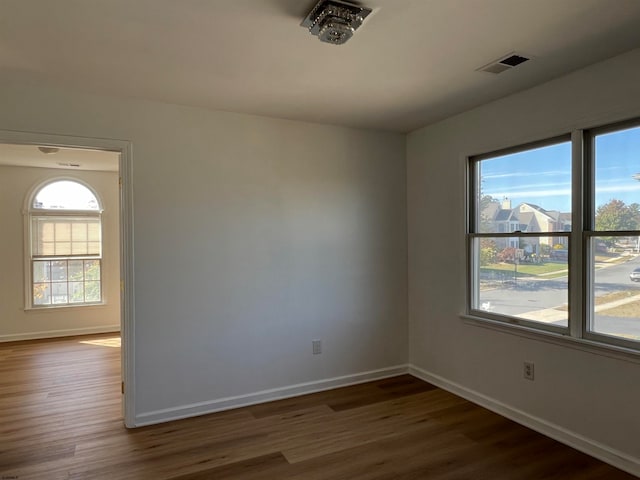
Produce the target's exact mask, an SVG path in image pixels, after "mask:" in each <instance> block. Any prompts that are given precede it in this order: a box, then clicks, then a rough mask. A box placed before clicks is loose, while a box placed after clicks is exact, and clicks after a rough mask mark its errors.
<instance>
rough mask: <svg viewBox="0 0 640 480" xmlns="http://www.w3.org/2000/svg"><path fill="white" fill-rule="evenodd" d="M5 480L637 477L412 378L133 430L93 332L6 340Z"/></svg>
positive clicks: (115, 345)
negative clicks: (47, 338)
mask: <svg viewBox="0 0 640 480" xmlns="http://www.w3.org/2000/svg"><path fill="white" fill-rule="evenodd" d="M0 478H3V479H9V478H11V479H19V480H31V479H46V480H57V479H82V480H85V479H87V480H89V479H109V480H117V479H123V480H124V479H140V480H144V479H153V480H210V479H215V480H218V479H242V480H267V479H268V480H278V479H304V480H314V479H332V480H341V479H344V480H366V479H377V480H383V479H407V480H408V479H433V480H471V479H472V480H482V479H491V480H541V479H562V480H598V479H601V480H624V479H626V480H628V479H633V478H635V477H633V476H631V475H628V474H626V473H624V472H621V471H619V470H617V469H615V468H613V467H611V466H608V465H606V464H604V463H602V462H599V461H597V460H595V459H593V458H591V457H589V456H587V455H584V454H582V453H579V452H577V451H575V450H573V449H571V448H569V447H566V446H564V445H561V444H559V443H557V442H555V441H553V440H550V439H548V438H546V437H544V436H542V435H539V434H537V433H535V432H533V431H531V430H529V429H527V428H524V427H522V426H519V425H517V424H515V423H513V422H510V421H509V420H506V419H504V418H502V417H500V416H498V415H496V414H494V413H491V412H489V411H488V410H485V409H483V408H480V407H478V406H475V405H473V404H471V403H469V402H467V401H465V400H463V399H461V398H459V397H456V396H455V395H452V394H450V393H447V392H445V391H444V390H441V389H439V388H436V387H434V386H432V385H429V384H427V383H425V382H422V381H420V380H417V379H415V378H413V377H411V376H408V375H405V376H400V377H395V378H391V379H386V380H381V381H377V382H372V383H367V384H363V385H357V386H353V387H347V388H340V389H336V390H332V391H329V392H322V393H317V394H313V395H306V396H302V397H297V398H292V399H287V400H282V401H277V402H271V403H266V404H262V405H256V406H253V407H248V408H242V409H238V410H232V411H227V412H222V413H218V414H212V415H207V416H202V417H198V418H191V419H186V420H181V421H176V422H171V423H167V424H162V425H155V426H150V427H145V428H139V429H134V430H127V429H125V428H124V426H123V424H122V417H121V405H120V348H119V341H118V338H113V337H112V336H108V335H96V336H91V337H76V338H70V339H59V340H51V341H34V342H20V343H11V344H0Z"/></svg>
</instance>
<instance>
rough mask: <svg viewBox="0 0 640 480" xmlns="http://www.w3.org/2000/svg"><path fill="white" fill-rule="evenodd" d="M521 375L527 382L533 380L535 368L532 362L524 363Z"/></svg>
mask: <svg viewBox="0 0 640 480" xmlns="http://www.w3.org/2000/svg"><path fill="white" fill-rule="evenodd" d="M523 375H524V378H526V379H527V380H531V381H533V379H534V378H535V367H534V364H533V362H524V368H523Z"/></svg>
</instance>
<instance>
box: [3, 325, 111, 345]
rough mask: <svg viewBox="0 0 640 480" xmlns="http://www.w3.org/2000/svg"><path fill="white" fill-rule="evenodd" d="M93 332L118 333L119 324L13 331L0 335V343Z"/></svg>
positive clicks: (73, 335)
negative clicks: (22, 331) (41, 330)
mask: <svg viewBox="0 0 640 480" xmlns="http://www.w3.org/2000/svg"><path fill="white" fill-rule="evenodd" d="M93 333H120V325H101V326H98V327H88V328H69V329H66V330H49V331H46V332H29V333H13V334H9V335H0V343H3V342H18V341H21V340H40V339H43V338H58V337H75V336H77V335H91V334H93Z"/></svg>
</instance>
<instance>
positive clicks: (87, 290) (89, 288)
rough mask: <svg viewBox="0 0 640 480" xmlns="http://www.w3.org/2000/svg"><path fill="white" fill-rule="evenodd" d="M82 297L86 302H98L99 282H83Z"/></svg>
mask: <svg viewBox="0 0 640 480" xmlns="http://www.w3.org/2000/svg"><path fill="white" fill-rule="evenodd" d="M84 295H85V301H86V302H99V301H100V299H101V297H100V282H85V284H84Z"/></svg>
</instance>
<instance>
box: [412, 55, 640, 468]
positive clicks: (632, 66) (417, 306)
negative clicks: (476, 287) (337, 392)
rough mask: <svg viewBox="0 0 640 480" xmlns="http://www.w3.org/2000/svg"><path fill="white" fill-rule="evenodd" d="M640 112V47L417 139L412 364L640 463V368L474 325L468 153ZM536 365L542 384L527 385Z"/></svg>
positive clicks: (421, 132) (414, 148)
mask: <svg viewBox="0 0 640 480" xmlns="http://www.w3.org/2000/svg"><path fill="white" fill-rule="evenodd" d="M639 115H640V50H635V51H633V52H630V53H628V54H626V55H623V56H620V57H617V58H614V59H611V60H608V61H606V62H603V63H600V64H596V65H594V66H592V67H589V68H587V69H584V70H580V71H577V72H575V73H573V74H571V75H568V76H566V77H563V78H560V79H557V80H555V81H552V82H549V83H547V84H544V85H541V86H539V87H537V88H534V89H531V90H528V91H526V92H522V93H520V94H516V95H512V96H510V97H507V98H504V99H502V100H500V101H497V102H494V103H491V104H488V105H485V106H483V107H480V108H477V109H475V110H472V111H469V112H467V113H464V114H461V115H458V116H456V117H453V118H450V119H448V120H446V121H443V122H440V123H438V124H436V125H433V126H430V127H427V128H424V129H422V130H419V131H416V132H413V133H411V134H410V135H409V136H408V143H407V178H408V184H407V190H408V204H409V205H408V212H409V236H408V239H409V337H410V362H411V363H412V364H413V365H415V366H416V367H418V368H420V369H422V370H423V371H425V372H427V373H428V374H431V375H435V376H438V377H439V378H441V379H443V380H444V381H446V382H449V383H451V384H455V385H457V386H459V387H460V388H461V389H463V390H467V391H468V392H471V393H474V394H477V395H479V396H484V397H486V398H488V399H489V400H490V401H493V402H494V403H495V404H503V405H505V406H506V407H508V408H510V409H513V410H514V411H519V412H520V413H522V414H523V416H526V417H529V418H532V419H536V421H539V424H540V425H542V424H544V423H547V424H549V425H550V426H551V427H552V428H553V429H557V430H558V431H562V430H566V431H568V432H570V433H571V435H573V436H574V437H575V436H576V435H577V436H582V437H584V438H585V439H586V440H587V442H591V443H592V444H594V445H596V444H600V446H601V447H602V448H603V449H605V450H607V449H609V450H611V451H612V452H614V455H615V454H616V453H622V454H624V455H627V456H629V457H632V460H633V457H635V462H636V468H637V465H638V464H640V442H639V441H638V434H639V433H640V414H639V411H638V404H639V400H640V382H639V381H638V379H640V364H639V363H638V362H637V361H636V362H635V363H634V362H633V361H625V360H619V359H613V358H609V357H606V356H602V355H597V354H593V353H588V352H585V351H581V350H576V349H572V348H568V347H563V346H559V345H555V344H551V343H546V342H545V341H544V340H541V339H532V338H526V337H521V336H514V335H510V334H505V333H502V332H499V331H494V330H489V329H485V328H480V327H478V326H475V325H470V324H467V323H465V322H464V321H463V320H462V319H461V318H460V314H461V313H463V312H464V309H465V289H466V286H465V285H466V267H465V193H466V192H465V168H466V156H468V155H473V154H479V153H483V152H488V151H492V150H495V149H498V148H502V147H509V146H514V145H518V144H521V143H525V142H528V141H533V140H538V139H543V138H547V137H551V136H554V135H558V134H561V133H566V132H567V131H570V130H571V129H574V128H581V127H582V128H584V127H589V126H594V125H598V124H603V123H608V122H613V121H617V120H622V119H625V118H629V117H632V116H639ZM524 360H531V361H534V362H535V364H536V380H535V381H534V382H529V381H526V380H524V379H523V378H522V363H523V361H524Z"/></svg>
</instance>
